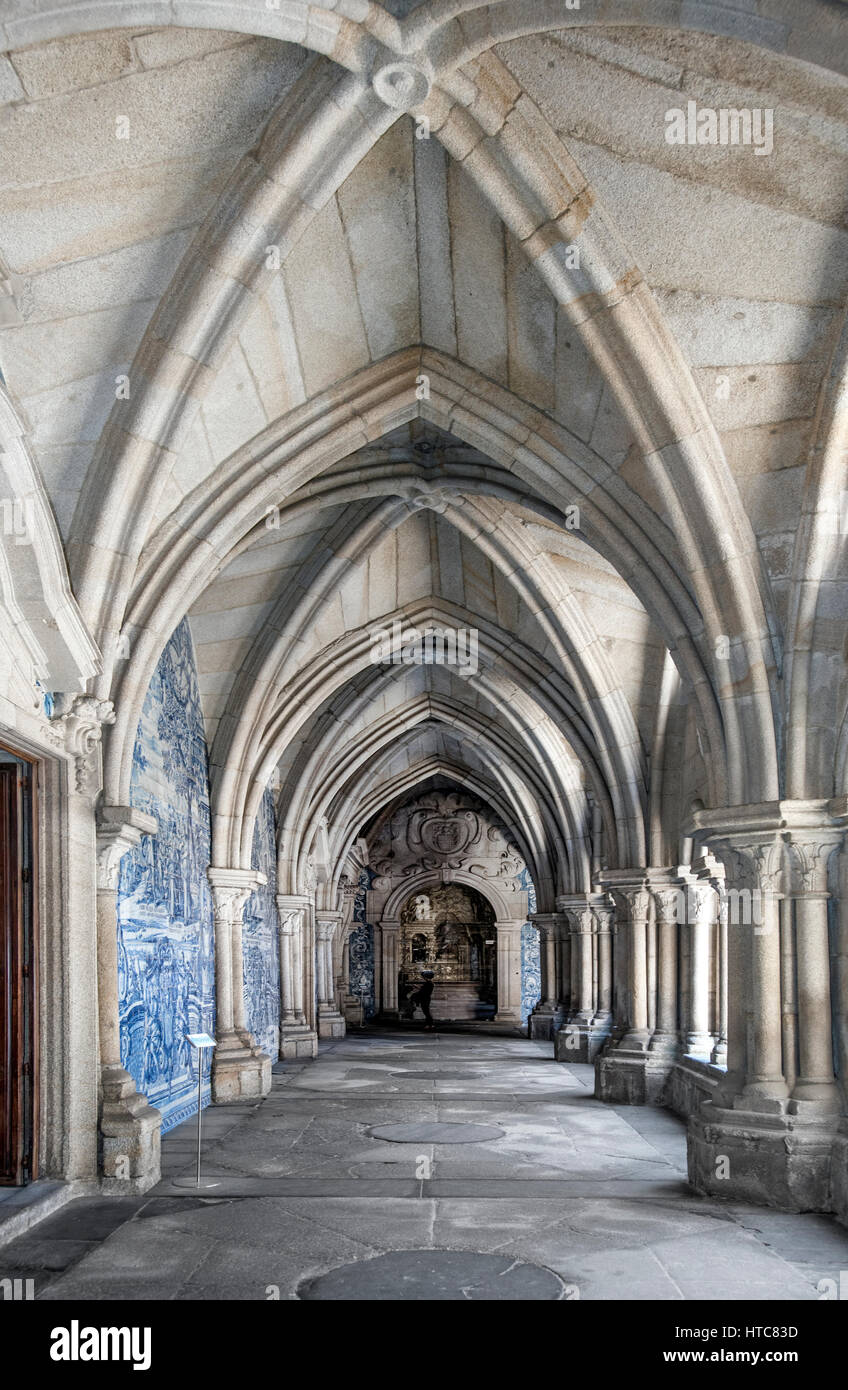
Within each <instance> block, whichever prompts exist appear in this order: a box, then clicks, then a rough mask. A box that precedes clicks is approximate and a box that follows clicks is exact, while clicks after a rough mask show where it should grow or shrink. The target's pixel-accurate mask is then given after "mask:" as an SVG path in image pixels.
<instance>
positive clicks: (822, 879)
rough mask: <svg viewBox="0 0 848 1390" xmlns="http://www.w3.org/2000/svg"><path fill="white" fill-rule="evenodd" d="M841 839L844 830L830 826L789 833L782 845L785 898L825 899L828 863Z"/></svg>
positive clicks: (843, 836) (826, 895) (843, 837)
mask: <svg viewBox="0 0 848 1390" xmlns="http://www.w3.org/2000/svg"><path fill="white" fill-rule="evenodd" d="M844 840H845V831H844V830H843V829H842V828H841V827H838V826H834V825H825V826H820V827H819V828H817V829H812V828H810V829H808V830H793V831H791V832H790V835H789V836H788V838H787V846H786V889H787V893H788V894H789V896H791V897H793V898H801V897H809V896H811V895H812V896H816V897H828V896H829V894H828V891H827V868H828V861H829V860H830V856H831V854H832V853H833V851H834V850H835V849H836V848H837V847H838V846H840V845H842V843H843V842H844Z"/></svg>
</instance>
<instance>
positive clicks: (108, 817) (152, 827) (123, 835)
mask: <svg viewBox="0 0 848 1390" xmlns="http://www.w3.org/2000/svg"><path fill="white" fill-rule="evenodd" d="M158 828H159V827H158V824H157V822H156V820H155V818H154V817H153V816H148V815H145V814H144V812H143V811H137V810H136V809H135V807H134V806H103V807H101V810H100V813H99V815H98V820H97V888H98V891H100V892H114V891H115V890H116V889H117V887H118V875H119V873H120V868H121V860H122V859H123V857H124V855H125V854H128V853H129V851H130V850H131V849H135V847H136V845H137V844H138V843H139V841H140V839H141V837H142V835H155V834H156V831H157V830H158Z"/></svg>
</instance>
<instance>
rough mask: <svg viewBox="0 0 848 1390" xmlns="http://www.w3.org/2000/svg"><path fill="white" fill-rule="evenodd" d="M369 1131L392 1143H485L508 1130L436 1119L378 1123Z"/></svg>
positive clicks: (372, 1134) (376, 1136) (372, 1136)
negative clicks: (441, 1121)
mask: <svg viewBox="0 0 848 1390" xmlns="http://www.w3.org/2000/svg"><path fill="white" fill-rule="evenodd" d="M368 1133H369V1134H370V1135H371V1138H372V1139H388V1140H389V1141H390V1143H392V1144H483V1143H485V1142H486V1140H488V1139H503V1137H504V1134H505V1133H506V1131H505V1130H503V1129H498V1127H497V1125H464V1124H451V1123H450V1122H448V1121H445V1122H443V1123H438V1122H436V1121H434V1122H433V1123H432V1124H427V1123H425V1122H421V1123H418V1124H405V1125H403V1124H401V1125H377V1127H376V1128H375V1129H370V1130H369V1131H368Z"/></svg>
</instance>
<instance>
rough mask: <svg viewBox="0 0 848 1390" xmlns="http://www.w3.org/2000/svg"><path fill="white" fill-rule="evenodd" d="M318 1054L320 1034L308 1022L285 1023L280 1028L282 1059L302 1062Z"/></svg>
mask: <svg viewBox="0 0 848 1390" xmlns="http://www.w3.org/2000/svg"><path fill="white" fill-rule="evenodd" d="M317 1056H318V1034H317V1033H316V1032H315V1029H314V1028H310V1027H309V1024H308V1023H284V1024H283V1026H282V1028H281V1029H280V1059H281V1061H283V1062H298V1061H299V1062H302V1061H305V1060H308V1059H312V1058H315V1057H317Z"/></svg>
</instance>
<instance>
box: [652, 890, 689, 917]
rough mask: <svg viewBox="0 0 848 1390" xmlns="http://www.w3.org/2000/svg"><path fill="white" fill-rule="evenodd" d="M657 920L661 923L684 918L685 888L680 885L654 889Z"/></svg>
mask: <svg viewBox="0 0 848 1390" xmlns="http://www.w3.org/2000/svg"><path fill="white" fill-rule="evenodd" d="M654 902H655V903H656V907H657V921H658V922H661V923H663V924H667V923H670V922H684V921H685V920H686V889H685V888H684V887H682V886H681V885H679V884H678V885H677V887H674V886H673V885H669V887H667V888H655V889H654Z"/></svg>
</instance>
